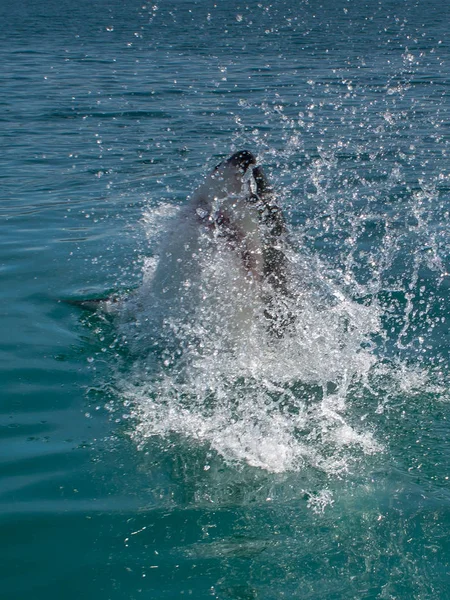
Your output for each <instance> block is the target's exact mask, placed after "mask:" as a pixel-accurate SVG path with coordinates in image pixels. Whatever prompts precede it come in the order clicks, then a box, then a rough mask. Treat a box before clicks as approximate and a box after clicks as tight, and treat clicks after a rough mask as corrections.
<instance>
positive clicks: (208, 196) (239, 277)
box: [145, 151, 289, 336]
mask: <svg viewBox="0 0 450 600" xmlns="http://www.w3.org/2000/svg"><path fill="white" fill-rule="evenodd" d="M285 237H286V232H285V224H284V219H283V215H282V212H281V209H280V207H279V206H278V205H277V203H276V202H275V199H274V196H273V193H272V190H271V189H270V188H269V186H268V183H267V180H266V178H265V176H264V173H263V171H262V169H261V167H259V166H256V159H255V157H254V156H253V154H251V153H250V152H247V151H241V152H237V153H235V154H234V155H233V156H231V157H230V158H229V159H228V160H226V161H224V162H222V163H220V164H219V165H218V166H217V167H216V168H215V169H214V170H213V171H212V173H210V175H209V176H208V177H207V178H206V179H205V181H204V182H203V183H202V185H201V186H200V187H199V188H198V189H197V190H196V191H195V192H194V194H193V195H192V196H191V198H190V199H189V201H188V203H187V205H186V206H185V207H183V208H182V209H181V210H180V212H179V214H178V215H177V217H176V219H175V220H174V223H173V224H172V227H171V228H170V230H169V232H168V234H167V235H166V237H165V240H164V243H163V244H162V247H161V250H160V256H159V263H158V266H157V268H156V271H155V273H154V276H153V278H152V279H151V281H150V282H149V285H148V287H147V290H146V291H145V294H150V295H151V297H152V305H153V309H152V310H153V315H154V316H156V315H157V314H159V315H160V316H161V317H162V318H163V319H164V322H165V323H166V325H167V324H172V325H173V326H174V327H178V326H180V323H190V327H194V328H195V327H196V326H199V327H200V326H201V325H200V324H201V322H202V321H204V319H203V318H200V312H201V311H203V316H204V315H208V323H209V327H211V322H212V321H213V322H216V323H217V327H218V328H222V330H223V331H224V333H225V332H228V333H230V332H231V331H232V332H233V336H236V335H239V334H242V333H245V331H246V330H248V328H249V327H252V326H253V322H254V320H255V319H259V321H263V322H264V327H266V328H270V329H272V330H273V331H274V332H275V334H276V335H282V333H283V330H284V329H285V327H286V324H287V321H288V320H289V318H286V314H284V315H282V311H280V307H281V306H282V305H283V301H282V299H283V298H286V297H288V295H289V293H288V289H287V272H286V270H287V260H286V256H285V252H284V248H285V245H286V240H285ZM195 312H197V315H194V314H193V313H195ZM214 314H216V315H217V317H216V319H214V318H213V317H214ZM197 317H198V318H197ZM175 322H176V323H177V325H174V323H175Z"/></svg>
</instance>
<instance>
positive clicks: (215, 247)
mask: <svg viewBox="0 0 450 600" xmlns="http://www.w3.org/2000/svg"><path fill="white" fill-rule="evenodd" d="M164 218H165V217H164ZM151 227H152V229H157V227H155V223H153V222H152V225H151ZM199 247H200V248H201V252H198V257H197V262H196V268H195V269H191V270H189V272H188V271H183V270H182V271H181V272H180V274H177V277H179V281H178V282H177V285H178V297H177V302H175V299H174V294H173V293H172V292H170V294H169V295H168V298H169V301H168V302H161V294H162V293H161V288H157V289H156V290H155V289H154V288H152V285H153V286H155V285H156V284H155V283H154V282H155V280H156V281H157V282H158V277H159V276H160V275H159V274H156V276H155V270H157V269H158V265H157V263H156V260H155V259H152V260H151V261H149V262H148V263H146V265H145V266H144V284H143V286H142V289H141V290H140V291H139V292H138V294H137V295H136V297H135V299H133V300H132V301H131V302H130V303H128V307H127V311H125V312H126V313H127V316H126V318H125V317H124V318H123V320H122V323H121V325H120V327H121V333H122V336H124V337H126V338H128V340H129V343H130V347H132V348H133V351H134V356H135V358H134V362H133V367H132V368H131V369H129V370H128V371H127V373H126V376H124V375H123V374H122V375H121V377H120V380H119V381H118V388H119V390H120V393H121V395H122V396H123V398H124V400H125V403H126V405H127V406H128V407H130V410H131V416H132V417H133V419H132V422H133V428H132V430H131V432H130V433H131V435H132V437H133V438H134V439H135V441H136V443H137V445H138V447H139V448H142V449H144V448H145V447H146V443H147V441H148V440H149V438H152V437H154V436H158V437H160V438H165V437H169V436H171V435H172V434H181V435H182V436H184V437H186V438H187V439H189V440H191V442H192V443H195V444H202V445H205V446H206V447H207V448H211V449H213V450H215V451H216V452H217V453H218V454H219V455H221V456H222V457H223V458H224V459H225V460H226V461H229V462H233V463H236V464H248V465H250V466H253V467H258V468H261V469H265V470H267V471H270V472H276V473H281V472H284V471H299V470H302V469H303V468H306V467H314V468H317V469H319V470H321V471H324V472H326V473H333V474H337V475H339V474H341V473H343V472H345V471H347V470H348V469H349V468H350V466H351V464H352V463H353V462H354V461H355V460H358V457H361V456H364V455H365V454H372V453H374V452H378V451H380V450H381V449H382V446H381V445H380V444H379V443H378V442H377V441H376V439H375V438H374V436H373V433H372V431H370V430H364V427H363V425H360V424H359V423H358V427H357V428H355V425H354V424H353V423H352V410H351V408H352V407H351V404H350V405H349V399H348V398H349V394H348V391H349V389H350V388H351V387H352V386H355V385H357V384H358V382H360V383H361V384H362V382H364V381H365V380H366V379H367V378H368V376H369V373H370V370H371V369H372V367H373V365H374V364H375V363H376V359H375V357H374V355H373V352H372V350H371V342H370V334H371V332H373V331H377V330H378V328H379V314H378V310H377V308H376V307H375V306H372V307H367V306H363V305H360V304H356V303H354V302H352V301H350V300H349V299H347V298H346V297H345V296H344V295H343V294H342V293H340V292H339V291H338V290H336V289H333V288H332V287H331V286H330V285H329V284H326V286H327V295H328V297H327V298H325V295H324V293H323V289H324V279H323V277H322V276H321V275H320V273H317V271H316V272H312V271H308V268H307V266H306V265H305V260H303V259H302V257H300V256H299V255H294V254H293V255H292V256H291V257H289V259H290V266H291V272H292V273H291V281H290V286H291V289H292V290H293V294H292V296H293V297H292V298H289V299H288V300H286V299H284V300H283V302H284V303H285V306H284V307H283V309H282V310H283V311H285V314H289V315H290V317H293V319H292V320H293V322H292V323H291V325H290V326H289V328H288V331H287V332H286V334H285V335H284V336H283V337H281V338H280V339H278V338H276V337H274V336H273V335H271V334H270V333H269V332H268V330H267V324H268V321H267V319H266V318H265V316H264V310H265V305H264V303H263V302H262V301H261V300H260V299H259V296H258V293H257V290H258V285H259V284H258V283H257V282H255V281H252V279H251V278H249V277H248V276H247V275H246V274H245V273H243V270H242V265H241V264H240V261H239V260H238V259H237V257H236V256H235V254H234V253H233V252H230V251H229V249H227V247H226V245H224V243H223V242H222V241H221V240H212V241H211V239H210V238H205V239H203V240H201V242H200V244H199ZM176 264H178V262H176ZM187 273H188V274H187ZM155 277H156V279H155ZM167 285H169V284H167ZM318 290H319V295H320V299H321V302H320V303H318V302H317V294H318ZM162 295H163V294H162ZM324 298H325V299H324ZM172 302H175V303H174V304H171V303H172ZM125 312H124V314H125ZM155 331H157V335H156V334H155ZM155 335H156V337H155ZM158 336H159V337H158ZM155 340H156V342H155ZM150 343H153V346H152V350H151V352H150V354H149V353H148V352H146V350H148V344H150ZM155 353H159V362H158V361H156V364H155V358H154V355H155Z"/></svg>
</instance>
